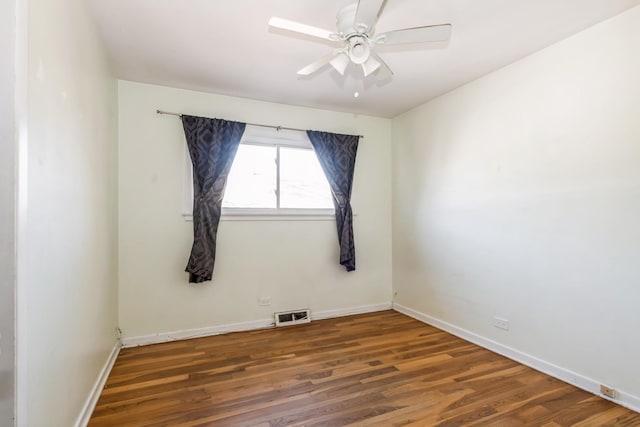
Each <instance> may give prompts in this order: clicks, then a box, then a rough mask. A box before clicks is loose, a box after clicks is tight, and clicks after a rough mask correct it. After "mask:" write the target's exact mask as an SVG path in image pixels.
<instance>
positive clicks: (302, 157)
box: [185, 125, 334, 218]
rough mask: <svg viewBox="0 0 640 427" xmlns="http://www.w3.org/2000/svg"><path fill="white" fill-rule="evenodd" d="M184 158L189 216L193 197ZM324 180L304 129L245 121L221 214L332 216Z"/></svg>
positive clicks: (331, 205)
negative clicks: (269, 125) (282, 128)
mask: <svg viewBox="0 0 640 427" xmlns="http://www.w3.org/2000/svg"><path fill="white" fill-rule="evenodd" d="M187 162H188V171H189V173H188V175H189V177H188V180H189V184H188V185H189V191H188V192H187V193H188V195H189V197H188V199H189V200H188V205H187V206H189V210H188V212H189V214H187V215H185V216H189V215H190V213H191V206H192V200H193V189H192V187H191V185H192V184H191V163H190V160H189V159H188V156H187ZM333 209H334V208H333V201H332V198H331V189H330V187H329V183H328V182H327V179H326V177H325V175H324V172H323V171H322V167H321V166H320V163H319V162H318V158H317V156H316V153H315V152H314V151H313V147H312V146H311V142H309V139H308V138H307V135H306V134H305V133H304V132H299V131H290V130H277V129H271V128H264V127H257V126H251V125H247V128H246V130H245V133H244V135H243V137H242V141H241V142H240V146H239V147H238V152H237V153H236V157H235V159H234V161H233V165H232V166H231V171H230V172H229V176H228V179H227V187H226V189H225V195H224V199H223V201H222V215H223V217H224V216H227V217H229V216H241V217H255V216H269V217H274V216H284V217H286V216H292V215H293V216H302V217H316V216H323V217H326V218H333V214H334V210H333Z"/></svg>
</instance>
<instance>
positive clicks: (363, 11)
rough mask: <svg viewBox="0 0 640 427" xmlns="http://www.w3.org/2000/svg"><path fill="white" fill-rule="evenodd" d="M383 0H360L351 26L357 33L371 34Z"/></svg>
mask: <svg viewBox="0 0 640 427" xmlns="http://www.w3.org/2000/svg"><path fill="white" fill-rule="evenodd" d="M384 2H385V0H360V1H359V2H358V9H357V10H356V18H355V21H354V23H353V28H355V30H356V31H358V32H359V33H366V34H371V33H373V28H374V27H375V26H376V22H378V15H379V14H380V10H381V9H382V4H383V3H384Z"/></svg>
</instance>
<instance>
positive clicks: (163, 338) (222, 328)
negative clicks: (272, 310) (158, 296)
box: [122, 319, 275, 348]
mask: <svg viewBox="0 0 640 427" xmlns="http://www.w3.org/2000/svg"><path fill="white" fill-rule="evenodd" d="M274 323H275V321H274V319H260V320H252V321H249V322H239V323H228V324H226V325H218V326H207V327H205V328H195V329H184V330H180V331H173V332H158V333H155V334H149V335H141V336H137V337H128V338H123V339H122V347H124V348H128V347H138V346H141V345H149V344H160V343H163V342H171V341H179V340H186V339H189V338H199V337H208V336H211V335H220V334H228V333H230V332H241V331H253V330H256V329H265V328H270V327H273V326H274Z"/></svg>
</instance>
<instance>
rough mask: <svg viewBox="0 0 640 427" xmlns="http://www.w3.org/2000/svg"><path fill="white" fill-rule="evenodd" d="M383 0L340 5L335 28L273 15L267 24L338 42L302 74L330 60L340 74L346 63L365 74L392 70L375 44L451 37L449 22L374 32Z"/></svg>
mask: <svg viewBox="0 0 640 427" xmlns="http://www.w3.org/2000/svg"><path fill="white" fill-rule="evenodd" d="M384 2H385V0H359V1H358V2H357V3H354V4H350V5H347V6H345V7H343V8H342V9H340V11H339V12H338V15H337V23H336V25H337V28H338V31H337V32H333V31H329V30H325V29H322V28H318V27H314V26H311V25H306V24H302V23H299V22H295V21H291V20H288V19H284V18H278V17H275V16H274V17H272V18H271V19H270V20H269V25H270V26H271V27H274V28H280V29H283V30H288V31H293V32H296V33H301V34H306V35H309V36H314V37H318V38H321V39H325V40H330V41H334V42H339V43H341V44H342V47H339V48H337V49H335V50H333V51H332V52H331V53H329V54H328V55H325V56H323V57H322V58H320V59H318V60H317V61H315V62H312V63H311V64H309V65H307V66H306V67H304V68H302V69H300V70H299V71H298V74H300V75H303V76H306V75H309V74H311V73H313V72H315V71H317V70H319V69H320V68H322V67H323V66H325V65H326V64H331V66H332V67H333V68H335V70H336V71H337V72H338V73H340V74H341V75H344V72H345V70H346V68H347V66H348V65H349V63H353V64H356V65H359V66H361V67H362V71H363V73H364V76H365V77H367V76H369V75H370V74H371V73H373V72H375V71H377V70H386V71H387V72H388V73H389V74H393V72H392V71H391V69H390V68H389V66H388V65H387V64H386V63H385V62H384V61H383V60H382V58H380V56H379V55H378V54H377V53H376V52H375V51H374V48H375V47H376V46H377V45H394V44H403V43H426V42H442V41H447V40H449V38H450V37H451V24H441V25H428V26H424V27H415V28H405V29H402V30H395V31H388V32H386V33H383V34H375V26H376V23H377V21H378V16H379V15H380V11H381V9H382V5H383V3H384Z"/></svg>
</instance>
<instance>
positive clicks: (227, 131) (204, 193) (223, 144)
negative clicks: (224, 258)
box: [182, 115, 246, 283]
mask: <svg viewBox="0 0 640 427" xmlns="http://www.w3.org/2000/svg"><path fill="white" fill-rule="evenodd" d="M182 126H183V127H184V134H185V137H186V140H187V147H188V148H189V156H190V157H191V163H192V165H193V246H192V248H191V255H190V256H189V262H188V263H187V267H186V269H185V271H187V272H188V273H189V282H190V283H200V282H204V281H207V280H211V276H212V274H213V266H214V264H215V260H216V236H217V233H218V224H219V223H220V215H221V211H222V198H223V196H224V189H225V186H226V183H227V176H228V175H229V170H230V169H231V164H232V163H233V159H234V157H235V155H236V152H237V151H238V145H239V144H240V139H241V138H242V134H243V133H244V129H245V127H246V124H245V123H239V122H232V121H227V120H222V119H210V118H205V117H194V116H186V115H182Z"/></svg>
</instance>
